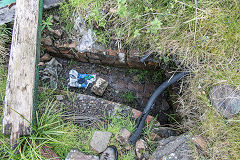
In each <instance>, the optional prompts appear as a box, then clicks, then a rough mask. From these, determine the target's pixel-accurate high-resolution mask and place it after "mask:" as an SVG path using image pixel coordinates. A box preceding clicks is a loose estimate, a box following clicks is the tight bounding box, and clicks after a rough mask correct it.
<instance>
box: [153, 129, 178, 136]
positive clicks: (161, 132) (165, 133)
mask: <svg viewBox="0 0 240 160" xmlns="http://www.w3.org/2000/svg"><path fill="white" fill-rule="evenodd" d="M154 130H155V132H156V133H157V134H158V135H159V136H160V137H161V138H168V137H170V136H175V135H176V132H175V131H173V130H171V129H169V128H167V127H158V128H155V129H154Z"/></svg>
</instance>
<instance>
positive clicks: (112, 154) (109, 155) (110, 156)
mask: <svg viewBox="0 0 240 160" xmlns="http://www.w3.org/2000/svg"><path fill="white" fill-rule="evenodd" d="M117 159H118V151H117V148H116V147H115V146H109V147H108V148H107V149H106V150H105V151H104V152H103V153H102V155H101V157H100V160H117Z"/></svg>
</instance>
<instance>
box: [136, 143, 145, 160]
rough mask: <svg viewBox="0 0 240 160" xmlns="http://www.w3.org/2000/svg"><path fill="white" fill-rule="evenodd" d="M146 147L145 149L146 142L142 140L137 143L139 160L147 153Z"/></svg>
mask: <svg viewBox="0 0 240 160" xmlns="http://www.w3.org/2000/svg"><path fill="white" fill-rule="evenodd" d="M145 149H146V147H145V141H144V140H142V139H140V140H138V141H137V142H136V155H137V157H138V158H139V159H141V158H142V156H143V155H142V154H143V152H144V151H145Z"/></svg>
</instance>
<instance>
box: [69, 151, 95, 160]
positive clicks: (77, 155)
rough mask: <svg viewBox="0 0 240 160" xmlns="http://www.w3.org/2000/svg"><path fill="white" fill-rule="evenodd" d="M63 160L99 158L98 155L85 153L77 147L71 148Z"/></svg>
mask: <svg viewBox="0 0 240 160" xmlns="http://www.w3.org/2000/svg"><path fill="white" fill-rule="evenodd" d="M65 160H99V157H98V156H93V155H86V154H83V153H81V152H79V151H78V150H77V149H71V151H70V152H69V153H68V155H67V157H66V159H65Z"/></svg>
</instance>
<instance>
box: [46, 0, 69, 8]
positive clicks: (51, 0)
mask: <svg viewBox="0 0 240 160" xmlns="http://www.w3.org/2000/svg"><path fill="white" fill-rule="evenodd" d="M64 1H65V0H43V8H44V9H51V8H53V7H57V6H59V4H60V3H61V2H64Z"/></svg>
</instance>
